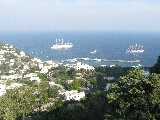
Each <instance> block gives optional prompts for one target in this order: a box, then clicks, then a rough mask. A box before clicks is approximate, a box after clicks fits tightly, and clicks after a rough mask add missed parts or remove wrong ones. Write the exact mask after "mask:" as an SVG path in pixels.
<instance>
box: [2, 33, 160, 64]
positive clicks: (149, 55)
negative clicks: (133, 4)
mask: <svg viewBox="0 0 160 120" xmlns="http://www.w3.org/2000/svg"><path fill="white" fill-rule="evenodd" d="M56 39H63V40H64V42H68V41H69V42H71V43H73V47H72V48H71V49H69V50H52V49H51V46H52V45H53V44H55V43H56ZM0 41H2V42H4V43H8V44H13V45H14V46H15V47H16V48H18V49H20V50H23V51H24V52H26V53H27V54H29V55H31V56H33V57H36V58H39V59H41V60H54V61H59V60H67V59H72V58H100V59H109V60H142V62H140V63H121V62H102V61H101V62H100V61H94V62H93V61H92V62H91V61H83V62H86V63H87V64H91V65H113V64H114V65H115V64H118V65H121V66H134V65H138V64H141V65H143V66H149V67H150V66H153V65H154V64H155V63H156V61H157V58H158V56H159V55H160V47H159V45H160V34H159V33H158V32H106V31H59V32H55V31H53V32H0ZM135 44H138V45H143V46H144V52H143V53H139V54H136V55H133V54H130V53H126V50H127V48H128V47H129V46H131V45H135ZM94 50H96V51H97V53H96V54H91V53H90V52H91V51H94Z"/></svg>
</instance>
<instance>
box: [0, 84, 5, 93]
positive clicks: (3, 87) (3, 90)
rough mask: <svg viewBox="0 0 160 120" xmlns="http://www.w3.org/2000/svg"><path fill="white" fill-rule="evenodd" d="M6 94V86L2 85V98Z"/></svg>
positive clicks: (0, 85) (0, 89) (0, 90)
mask: <svg viewBox="0 0 160 120" xmlns="http://www.w3.org/2000/svg"><path fill="white" fill-rule="evenodd" d="M5 93H6V85H3V84H0V96H2V95H4V94H5Z"/></svg>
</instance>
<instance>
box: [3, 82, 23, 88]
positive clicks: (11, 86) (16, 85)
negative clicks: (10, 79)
mask: <svg viewBox="0 0 160 120" xmlns="http://www.w3.org/2000/svg"><path fill="white" fill-rule="evenodd" d="M21 86H23V85H22V84H19V83H12V84H11V85H9V86H7V87H6V89H14V88H16V87H21Z"/></svg>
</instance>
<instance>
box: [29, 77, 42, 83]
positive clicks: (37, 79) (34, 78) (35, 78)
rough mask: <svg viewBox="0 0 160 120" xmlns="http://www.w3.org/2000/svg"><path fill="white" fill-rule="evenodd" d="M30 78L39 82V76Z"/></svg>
mask: <svg viewBox="0 0 160 120" xmlns="http://www.w3.org/2000/svg"><path fill="white" fill-rule="evenodd" d="M30 80H31V81H33V80H35V81H37V82H41V79H40V78H39V77H31V78H30Z"/></svg>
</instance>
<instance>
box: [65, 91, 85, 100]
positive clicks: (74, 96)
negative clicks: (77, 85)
mask: <svg viewBox="0 0 160 120" xmlns="http://www.w3.org/2000/svg"><path fill="white" fill-rule="evenodd" d="M63 96H64V100H78V101H79V100H80V99H81V98H84V97H85V93H84V91H83V92H79V93H78V91H77V90H71V91H66V92H64V94H63Z"/></svg>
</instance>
